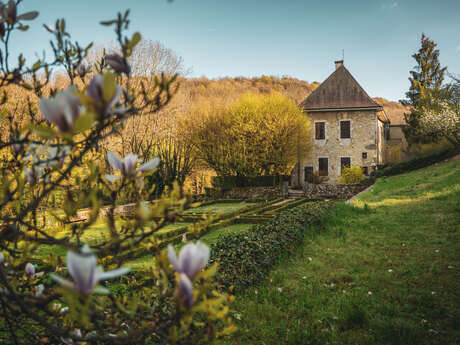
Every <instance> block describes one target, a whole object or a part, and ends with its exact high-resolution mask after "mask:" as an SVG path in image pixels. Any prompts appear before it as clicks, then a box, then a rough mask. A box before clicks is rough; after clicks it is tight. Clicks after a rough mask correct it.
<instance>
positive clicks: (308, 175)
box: [303, 167, 313, 183]
mask: <svg viewBox="0 0 460 345" xmlns="http://www.w3.org/2000/svg"><path fill="white" fill-rule="evenodd" d="M303 169H304V181H305V182H308V183H313V167H304V168H303Z"/></svg>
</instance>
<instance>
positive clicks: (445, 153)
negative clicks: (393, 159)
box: [361, 149, 459, 186]
mask: <svg viewBox="0 0 460 345" xmlns="http://www.w3.org/2000/svg"><path fill="white" fill-rule="evenodd" d="M458 153H459V152H458V151H455V150H452V149H445V150H441V151H438V152H435V153H432V154H430V155H426V156H420V157H416V158H412V159H409V160H407V161H405V162H401V163H398V164H394V165H390V166H388V167H385V168H383V169H380V170H376V171H373V172H372V173H371V174H370V176H369V177H368V178H366V179H364V180H362V181H361V184H363V185H366V186H370V185H372V184H373V183H374V182H375V180H376V179H377V178H378V177H383V176H393V175H398V174H404V173H407V172H409V171H412V170H417V169H422V168H426V167H427V166H430V165H432V164H435V163H439V162H442V161H444V160H446V159H449V158H451V157H453V156H455V155H456V154H458Z"/></svg>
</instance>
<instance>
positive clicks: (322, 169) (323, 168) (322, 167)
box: [318, 158, 329, 176]
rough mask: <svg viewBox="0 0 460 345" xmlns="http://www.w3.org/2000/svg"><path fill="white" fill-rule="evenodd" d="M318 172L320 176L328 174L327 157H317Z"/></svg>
mask: <svg viewBox="0 0 460 345" xmlns="http://www.w3.org/2000/svg"><path fill="white" fill-rule="evenodd" d="M318 168H319V169H318V173H319V175H320V176H327V175H328V174H329V161H328V159H327V158H318Z"/></svg>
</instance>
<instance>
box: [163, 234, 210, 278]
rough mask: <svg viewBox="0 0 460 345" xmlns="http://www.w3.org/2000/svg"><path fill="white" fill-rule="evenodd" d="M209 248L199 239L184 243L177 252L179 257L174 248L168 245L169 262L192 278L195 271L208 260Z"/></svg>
mask: <svg viewBox="0 0 460 345" xmlns="http://www.w3.org/2000/svg"><path fill="white" fill-rule="evenodd" d="M209 254H210V251H209V248H208V246H207V245H205V244H203V243H202V242H200V241H197V242H196V244H195V243H189V244H187V245H185V246H184V247H183V248H182V249H181V250H180V252H179V259H178V258H177V256H176V251H175V250H174V248H173V247H172V246H171V245H169V246H168V258H169V262H170V263H171V264H172V265H173V266H174V268H175V270H176V271H177V272H178V273H184V274H186V275H187V277H188V278H189V279H190V280H193V279H194V278H195V276H196V275H197V273H198V272H199V271H201V269H203V268H204V267H205V266H206V264H207V263H208V261H209Z"/></svg>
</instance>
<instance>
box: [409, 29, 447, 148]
mask: <svg viewBox="0 0 460 345" xmlns="http://www.w3.org/2000/svg"><path fill="white" fill-rule="evenodd" d="M412 57H413V58H414V60H415V61H416V63H417V64H416V65H415V67H414V70H412V71H410V77H409V81H410V87H409V91H408V92H406V99H405V100H402V101H401V103H402V104H404V105H408V106H410V107H411V108H412V111H411V113H410V114H406V122H407V124H408V126H407V127H405V128H404V133H405V135H406V138H408V140H409V141H410V142H429V141H431V140H433V139H436V138H430V137H429V138H427V137H426V135H423V134H421V133H420V131H419V126H420V124H419V118H420V112H419V111H418V110H417V107H418V106H420V105H421V103H423V101H424V98H426V96H428V95H427V93H428V92H429V93H439V92H440V91H441V89H442V83H443V81H444V73H445V71H446V69H447V67H441V64H440V62H439V50H438V49H436V43H435V42H434V41H433V40H430V39H429V38H428V37H427V36H425V34H422V38H421V47H420V49H419V51H418V52H417V53H414V54H413V55H412Z"/></svg>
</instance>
